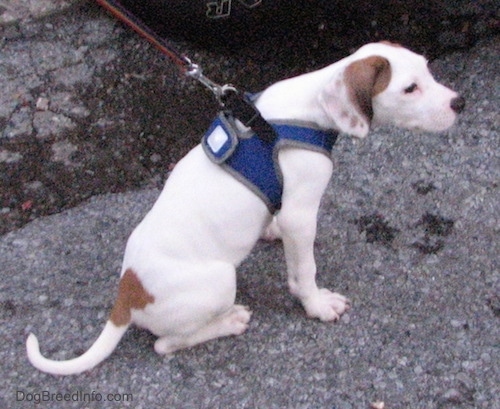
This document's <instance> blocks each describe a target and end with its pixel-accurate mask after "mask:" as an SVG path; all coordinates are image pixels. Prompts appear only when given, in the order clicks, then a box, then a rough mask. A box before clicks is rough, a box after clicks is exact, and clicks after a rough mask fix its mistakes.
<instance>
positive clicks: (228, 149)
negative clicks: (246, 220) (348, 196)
mask: <svg viewBox="0 0 500 409" xmlns="http://www.w3.org/2000/svg"><path fill="white" fill-rule="evenodd" d="M271 125H272V126H273V128H274V130H275V132H276V135H277V137H276V138H275V140H274V141H272V142H266V141H263V140H262V139H261V138H259V137H258V136H257V135H256V134H252V135H251V136H249V137H245V136H244V135H241V134H240V133H239V132H238V131H237V127H236V124H235V123H234V120H233V118H231V117H228V116H226V115H225V114H224V113H221V114H219V116H218V117H217V118H216V119H215V121H214V122H213V123H212V125H211V126H210V128H209V129H208V131H207V133H206V134H205V135H204V136H203V139H202V146H203V149H204V151H205V153H206V154H207V156H208V157H209V158H210V160H211V161H212V162H214V163H217V164H219V165H221V166H222V167H223V168H224V169H225V170H226V171H227V172H229V173H230V174H231V175H233V176H234V177H235V178H236V179H237V180H239V181H240V182H242V183H243V184H244V185H245V186H247V187H248V188H249V189H250V190H251V191H252V192H254V193H255V194H256V195H257V196H258V197H260V198H261V199H262V200H263V201H264V203H265V204H266V206H267V207H268V209H269V211H270V212H271V213H272V214H274V213H275V212H277V211H278V210H279V209H280V208H281V196H282V194H283V176H282V174H281V170H280V167H279V164H278V152H279V150H280V149H281V148H283V147H285V146H289V147H296V148H301V149H307V150H312V151H315V152H320V153H323V154H325V155H326V156H328V157H330V154H331V150H332V147H333V145H334V143H335V141H336V139H337V136H338V133H337V132H336V131H325V130H320V129H314V128H310V127H308V126H307V125H305V124H298V125H295V124H284V123H271Z"/></svg>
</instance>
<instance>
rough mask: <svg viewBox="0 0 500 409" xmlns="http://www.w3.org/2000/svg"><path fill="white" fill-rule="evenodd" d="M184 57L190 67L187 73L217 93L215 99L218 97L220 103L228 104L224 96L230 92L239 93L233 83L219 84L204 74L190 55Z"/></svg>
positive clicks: (222, 104)
mask: <svg viewBox="0 0 500 409" xmlns="http://www.w3.org/2000/svg"><path fill="white" fill-rule="evenodd" d="M184 59H185V60H186V62H187V63H188V67H187V69H186V75H187V76H189V77H191V78H194V79H195V80H197V81H199V82H200V83H201V84H203V85H204V86H205V87H207V88H208V89H209V90H210V91H212V93H213V94H214V95H215V99H217V102H218V103H219V105H220V106H221V107H222V108H224V107H225V106H226V104H225V103H224V96H226V94H227V93H228V92H235V93H238V90H237V89H236V88H235V87H234V86H233V85H231V84H224V85H220V84H217V83H216V82H214V81H212V80H211V79H210V78H207V77H205V75H203V70H202V69H201V67H200V66H199V65H198V64H195V63H193V62H192V61H191V60H190V59H189V58H188V57H186V56H184Z"/></svg>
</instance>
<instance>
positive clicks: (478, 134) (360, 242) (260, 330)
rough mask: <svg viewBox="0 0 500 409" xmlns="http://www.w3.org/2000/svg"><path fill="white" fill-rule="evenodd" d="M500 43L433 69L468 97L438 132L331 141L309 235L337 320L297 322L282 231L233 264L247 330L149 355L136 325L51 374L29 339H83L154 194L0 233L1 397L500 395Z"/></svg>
mask: <svg viewBox="0 0 500 409" xmlns="http://www.w3.org/2000/svg"><path fill="white" fill-rule="evenodd" d="M499 48H500V47H499V41H498V37H497V38H490V39H487V40H484V41H482V42H481V43H479V44H478V45H476V46H475V47H474V48H472V49H470V50H468V51H463V52H457V53H453V54H450V55H447V56H445V57H442V58H440V59H438V60H436V61H434V62H433V63H432V64H431V67H432V69H433V71H434V72H435V74H436V76H437V77H438V78H439V79H440V80H441V81H442V82H444V83H445V84H447V85H449V86H451V87H452V88H454V89H456V90H458V91H459V92H460V93H461V94H462V95H463V96H464V97H465V98H466V100H467V107H466V109H465V111H464V113H463V114H462V115H461V117H460V119H459V121H458V123H457V124H456V126H454V127H453V129H451V130H449V131H448V132H446V133H443V134H439V135H433V134H427V133H422V134H412V133H409V132H406V131H401V130H396V129H392V128H384V129H379V130H374V131H373V132H372V133H371V135H370V136H369V137H368V138H367V139H366V140H365V141H363V142H360V143H359V144H355V143H353V142H352V140H351V139H350V138H349V137H347V136H342V137H341V138H340V139H339V141H338V143H337V145H336V146H335V148H334V150H333V153H332V159H333V162H334V169H335V170H334V175H333V178H332V181H331V184H330V186H329V188H328V190H327V192H326V194H325V197H324V200H323V204H322V208H321V212H320V218H319V226H318V237H317V240H316V248H315V251H316V259H317V264H318V271H319V276H318V281H319V283H320V284H321V285H322V286H325V287H328V288H331V289H335V290H336V291H338V292H341V293H343V294H344V295H346V296H348V297H349V298H350V299H351V301H352V309H351V310H350V311H349V312H348V313H346V314H344V316H343V317H342V319H341V320H340V322H338V323H336V324H325V323H321V322H318V321H315V320H310V319H307V318H306V316H305V314H304V312H303V310H302V308H301V307H300V305H299V304H298V303H297V302H296V301H294V299H293V298H292V297H291V296H290V295H289V293H288V292H287V288H286V271H285V264H284V257H283V251H282V248H281V246H280V244H279V243H264V242H260V243H258V245H257V246H256V248H255V250H254V251H253V253H252V254H251V255H250V256H249V257H248V259H247V260H246V261H245V262H244V263H243V264H242V266H241V267H240V268H239V270H238V286H239V291H238V294H237V301H238V302H239V303H242V304H245V305H248V306H249V307H250V308H251V309H252V311H253V316H252V320H251V323H250V327H249V329H248V331H247V332H246V333H245V334H243V335H241V336H238V337H230V338H225V339H218V340H215V341H211V342H208V343H206V344H203V345H200V346H197V347H194V348H191V349H189V350H185V351H180V352H177V353H175V354H174V355H173V356H169V357H160V356H158V355H156V354H155V352H154V351H153V342H154V337H153V336H151V335H150V334H148V333H147V332H145V331H142V330H139V329H136V328H133V329H131V330H129V332H128V333H127V334H126V335H125V337H124V338H123V340H122V342H121V343H120V345H119V347H118V348H117V350H116V351H115V352H114V353H113V354H112V356H111V357H110V358H109V359H107V360H106V361H104V362H103V363H102V364H101V365H99V366H98V367H96V368H95V369H93V370H91V371H89V372H87V373H84V374H81V375H78V376H69V377H54V376H51V375H46V374H43V373H40V372H38V371H37V370H35V369H34V368H33V367H31V365H30V364H29V362H28V361H27V359H26V355H25V340H26V336H27V335H28V334H29V333H30V332H34V333H35V334H36V335H37V336H38V338H39V340H40V344H41V349H42V352H43V353H44V354H45V355H47V356H50V357H51V358H55V359H65V358H69V357H73V356H76V355H78V354H81V353H82V352H83V351H85V350H86V349H87V347H88V346H89V345H90V344H91V343H92V342H93V340H94V339H95V338H96V337H97V335H98V334H99V333H100V331H101V328H102V326H103V323H104V322H105V320H106V318H107V314H108V312H109V310H110V307H111V305H112V302H113V299H114V295H115V291H116V287H117V282H118V272H119V268H120V263H121V257H122V254H123V249H124V245H125V242H126V239H127V237H128V235H129V234H130V232H131V231H132V229H133V228H134V226H135V225H136V224H137V223H138V222H139V221H140V220H141V218H142V217H143V216H144V215H145V213H146V212H147V210H148V209H149V208H150V206H151V205H152V203H153V202H154V200H155V198H156V197H157V195H158V192H159V191H158V189H154V188H152V189H146V190H144V189H141V190H136V191H131V192H127V193H119V194H104V195H96V196H93V197H91V198H90V199H89V200H88V201H86V202H84V203H82V204H80V205H79V206H77V207H74V208H71V209H68V210H65V211H63V212H62V213H59V214H55V215H52V216H46V217H40V218H36V219H35V220H33V221H31V222H29V223H28V224H26V225H25V226H24V227H23V228H21V229H18V230H14V231H11V232H9V233H7V234H5V235H3V236H1V237H0V266H2V269H3V273H2V281H1V284H0V314H1V315H0V319H1V323H2V326H1V328H0V333H1V339H2V344H1V346H0V361H1V362H2V364H1V367H0V378H1V379H2V385H1V386H0V407H2V408H3V407H5V408H28V407H48V408H57V407H64V408H94V407H95V408H97V407H100V408H101V407H106V408H114V407H116V408H122V407H133V408H136V409H139V408H160V407H161V408H179V409H190V408H207V409H208V408H210V409H211V408H231V409H234V408H245V409H246V408H280V409H281V408H297V409H298V408H304V409H305V408H308V409H309V408H328V409H369V408H381V407H383V408H385V409H399V408H410V409H434V408H435V409H438V408H439V409H451V408H458V409H462V408H463V409H472V408H486V409H498V408H500V398H499V397H500V389H499V386H498V385H500V366H499V357H500V355H499V341H500V331H499V315H500V282H499V277H500V274H499V252H500V248H499V237H498V236H499V227H500V225H499V214H500V212H499V210H500V205H499V203H500V195H499V187H498V182H499V180H500V160H499V144H500V143H499V135H498V126H499V115H498V99H499V80H498V57H499V51H500V50H499ZM82 115H83V114H82ZM176 119H177V118H176V117H175V116H172V119H171V120H172V121H176ZM179 120H180V119H179ZM182 120H183V121H186V120H189V119H186V118H184V119H182ZM192 138H196V135H193V136H192ZM168 216H169V215H166V217H168Z"/></svg>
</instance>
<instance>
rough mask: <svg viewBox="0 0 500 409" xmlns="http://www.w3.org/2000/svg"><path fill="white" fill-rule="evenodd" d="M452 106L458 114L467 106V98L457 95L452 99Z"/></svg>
mask: <svg viewBox="0 0 500 409" xmlns="http://www.w3.org/2000/svg"><path fill="white" fill-rule="evenodd" d="M450 107H451V109H453V110H454V111H455V112H456V113H457V114H459V113H460V112H462V111H463V110H464V108H465V98H463V97H455V98H453V99H452V100H451V102H450Z"/></svg>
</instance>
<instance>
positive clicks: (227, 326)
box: [155, 305, 252, 354]
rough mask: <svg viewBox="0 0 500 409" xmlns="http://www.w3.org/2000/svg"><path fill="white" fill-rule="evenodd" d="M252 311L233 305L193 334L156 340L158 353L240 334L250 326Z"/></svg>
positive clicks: (166, 352)
mask: <svg viewBox="0 0 500 409" xmlns="http://www.w3.org/2000/svg"><path fill="white" fill-rule="evenodd" d="M251 315H252V313H251V312H250V310H249V309H248V307H244V306H242V305H233V306H232V307H231V308H230V309H229V311H226V312H225V313H223V314H222V315H220V316H218V317H216V318H215V319H214V320H213V321H211V322H209V323H208V324H207V325H206V326H204V327H202V328H200V329H199V330H198V331H196V332H194V333H193V334H190V335H186V336H184V337H181V336H164V337H161V338H158V339H157V340H156V342H155V351H156V352H157V353H158V354H171V353H173V352H175V351H177V350H179V349H183V348H189V347H192V346H194V345H197V344H201V343H203V342H205V341H209V340H212V339H215V338H220V337H226V336H229V335H240V334H242V333H243V332H245V330H246V329H247V328H248V321H249V320H250V317H251Z"/></svg>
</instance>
